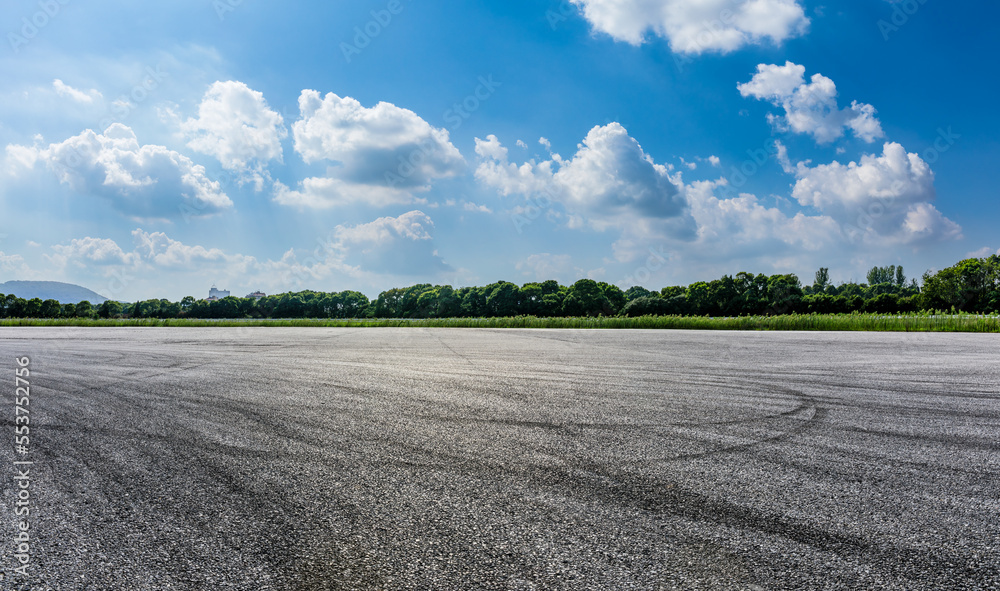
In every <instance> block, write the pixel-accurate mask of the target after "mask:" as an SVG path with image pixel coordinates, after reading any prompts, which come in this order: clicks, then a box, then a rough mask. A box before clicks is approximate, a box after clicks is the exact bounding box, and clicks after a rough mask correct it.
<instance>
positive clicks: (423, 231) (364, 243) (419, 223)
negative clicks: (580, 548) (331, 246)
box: [335, 211, 453, 276]
mask: <svg viewBox="0 0 1000 591" xmlns="http://www.w3.org/2000/svg"><path fill="white" fill-rule="evenodd" d="M433 228H434V221H433V220H431V218H430V216H428V215H427V214H425V213H424V212H422V211H410V212H407V213H404V214H403V215H401V216H399V217H395V218H394V217H383V218H379V219H377V220H375V221H373V222H369V223H367V224H360V225H357V226H337V228H336V229H335V236H336V241H335V248H336V250H338V251H340V252H341V253H342V255H343V259H344V260H345V261H356V262H357V263H358V264H359V265H360V266H361V267H362V268H364V269H366V270H369V271H372V272H377V273H388V274H393V275H406V276H413V275H426V274H433V273H439V272H449V271H453V269H452V267H451V266H450V265H448V264H447V263H445V262H444V260H443V259H442V258H441V257H440V256H439V255H438V253H437V251H436V250H434V242H433V236H432V235H431V230H432V229H433Z"/></svg>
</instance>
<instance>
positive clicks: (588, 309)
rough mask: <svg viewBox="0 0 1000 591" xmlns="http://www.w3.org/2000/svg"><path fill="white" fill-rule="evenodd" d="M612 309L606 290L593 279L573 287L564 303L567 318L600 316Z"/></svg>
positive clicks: (583, 280)
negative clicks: (605, 293)
mask: <svg viewBox="0 0 1000 591" xmlns="http://www.w3.org/2000/svg"><path fill="white" fill-rule="evenodd" d="M610 308H611V304H610V303H609V302H608V301H607V297H606V296H605V295H604V290H603V289H601V286H600V285H598V283H597V282H596V281H594V280H593V279H581V280H579V281H577V282H576V283H574V284H573V285H571V286H570V288H569V292H568V293H567V294H566V299H565V300H564V301H563V312H564V313H565V314H566V315H567V316H599V315H601V314H603V313H604V311H605V310H607V309H610Z"/></svg>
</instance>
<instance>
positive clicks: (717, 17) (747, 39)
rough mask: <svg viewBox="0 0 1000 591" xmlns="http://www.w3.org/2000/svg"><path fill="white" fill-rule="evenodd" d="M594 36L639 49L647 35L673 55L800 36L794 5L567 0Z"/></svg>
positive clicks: (749, 0) (794, 1)
mask: <svg viewBox="0 0 1000 591" xmlns="http://www.w3.org/2000/svg"><path fill="white" fill-rule="evenodd" d="M570 1H571V2H572V3H573V4H575V5H577V6H579V7H581V8H582V9H583V15H584V17H585V18H586V19H587V20H588V21H589V22H590V24H591V25H592V26H593V27H594V28H595V29H596V30H598V31H602V32H604V33H607V34H608V35H611V36H612V37H613V38H615V39H616V40H618V41H625V42H628V43H631V44H633V45H639V44H641V43H642V42H643V41H644V39H645V36H646V33H647V32H649V31H652V32H653V33H654V34H655V35H658V36H660V37H663V38H665V39H667V40H668V41H669V43H670V48H671V49H672V50H673V51H674V52H677V53H688V54H698V53H703V52H712V51H717V52H722V53H727V52H730V51H734V50H737V49H739V48H741V47H743V46H745V45H748V44H760V43H763V42H765V41H770V42H773V43H781V42H782V41H784V40H786V39H790V38H793V37H797V36H799V35H802V34H803V33H805V31H806V29H807V28H808V26H809V19H808V18H806V16H805V12H804V10H803V9H802V6H801V5H800V4H799V2H798V0H570Z"/></svg>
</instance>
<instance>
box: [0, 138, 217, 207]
mask: <svg viewBox="0 0 1000 591" xmlns="http://www.w3.org/2000/svg"><path fill="white" fill-rule="evenodd" d="M7 155H8V160H9V161H10V162H13V163H15V164H16V165H18V166H26V167H29V168H33V167H34V166H35V164H36V163H37V162H39V161H41V162H44V163H45V164H46V165H47V166H48V168H49V169H50V170H51V171H52V172H54V173H55V174H56V176H57V177H58V178H59V180H60V182H62V183H64V184H67V185H69V186H70V187H72V188H73V190H75V191H77V192H79V193H84V194H88V195H93V196H97V197H103V198H105V199H107V200H108V201H110V202H111V204H112V205H113V206H114V207H115V208H116V209H118V210H119V211H121V212H122V213H124V214H126V215H129V216H132V217H137V218H169V217H177V216H179V215H180V214H181V213H183V212H184V211H189V212H194V213H193V215H208V214H213V213H217V212H219V211H222V210H225V209H228V208H230V207H232V205H233V203H232V201H231V200H230V199H229V197H228V196H226V194H225V193H223V192H222V189H221V187H220V185H219V183H217V182H214V181H211V180H209V179H208V177H207V176H206V175H205V169H204V167H202V166H198V165H196V164H194V163H193V162H192V161H191V160H190V159H189V158H188V157H187V156H184V155H183V154H180V153H178V152H174V151H173V150H170V149H168V148H166V147H164V146H156V145H148V144H147V145H142V146H141V145H139V141H138V139H137V138H136V136H135V133H134V132H133V131H132V129H131V128H129V127H127V126H125V125H122V124H120V123H115V124H113V125H112V126H111V127H109V128H108V129H107V130H106V131H105V132H104V134H98V133H96V132H94V131H93V130H90V129H88V130H86V131H84V132H83V133H81V134H80V135H78V136H74V137H71V138H69V139H67V140H66V141H64V142H62V143H59V144H51V145H49V146H48V147H47V148H41V147H26V146H16V145H9V146H7ZM184 207H186V208H187V209H186V210H182V208H184Z"/></svg>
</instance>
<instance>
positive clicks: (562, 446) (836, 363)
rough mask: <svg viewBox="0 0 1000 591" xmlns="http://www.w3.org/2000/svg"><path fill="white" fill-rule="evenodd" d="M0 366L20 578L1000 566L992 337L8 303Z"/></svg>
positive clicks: (735, 585) (711, 584)
mask: <svg viewBox="0 0 1000 591" xmlns="http://www.w3.org/2000/svg"><path fill="white" fill-rule="evenodd" d="M22 355H27V356H30V358H31V366H30V368H31V377H30V379H31V400H30V417H31V423H30V427H31V443H30V452H29V453H28V454H27V455H25V456H21V455H16V453H15V450H14V447H13V445H12V444H13V439H14V429H15V409H14V404H13V397H14V370H15V367H16V364H15V361H14V359H15V357H16V356H22ZM0 372H3V373H4V374H5V375H6V376H7V377H6V378H4V381H3V383H5V384H7V386H4V388H5V391H4V393H3V400H4V402H3V404H2V405H0V439H2V440H3V441H10V442H11V444H4V445H0V462H3V474H5V475H6V477H4V478H3V479H2V483H0V492H2V498H3V503H2V505H0V509H2V511H3V515H4V517H3V519H2V520H0V523H2V524H3V525H2V527H0V532H3V533H0V546H2V547H3V548H4V549H5V550H4V554H3V564H2V567H3V568H2V570H3V573H2V579H0V589H31V590H42V591H44V590H47V589H54V590H60V591H62V590H83V589H87V590H90V589H93V590H99V591H112V590H129V591H135V590H147V589H148V590H160V589H173V590H182V589H183V590H189V589H190V590H198V591H202V590H210V591H214V590H223V589H241V590H242V589H246V590H255V591H257V590H280V591H294V590H321V589H613V590H618V589H747V590H759V589H767V590H770V589H907V590H910V589H1000V453H998V452H1000V338H998V337H997V336H996V335H950V334H890V333H730V332H694V331H688V332H674V331H561V330H544V331H543V330H503V331H501V330H473V329H416V328H408V329H315V328H308V329H275V328H245V329H226V328H216V329H211V328H210V329H198V328H178V329H78V328H74V329H68V328H67V329H60V328H24V329H20V328H19V329H14V328H4V329H0ZM25 458H28V459H30V460H31V461H33V462H34V463H33V464H32V466H31V468H30V477H31V479H30V488H29V491H30V494H31V505H30V507H31V514H30V525H31V530H30V531H31V558H30V563H29V571H28V572H29V576H28V577H27V578H25V577H23V576H21V575H19V574H16V573H14V572H13V568H14V567H15V566H18V562H17V561H16V560H15V559H14V557H13V556H12V554H13V552H12V550H13V549H14V548H15V546H14V537H15V535H16V533H15V524H16V523H17V522H16V520H15V519H16V518H15V515H14V501H15V498H16V497H17V495H18V491H19V489H18V486H19V482H20V481H18V480H15V479H14V476H16V471H15V467H14V465H13V462H14V461H15V460H23V459H25Z"/></svg>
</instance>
